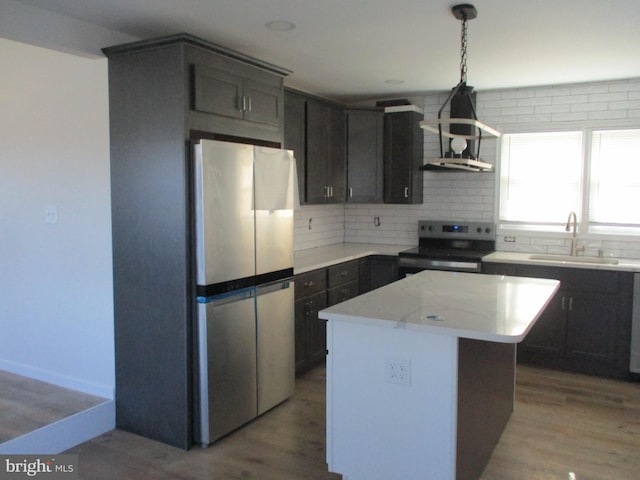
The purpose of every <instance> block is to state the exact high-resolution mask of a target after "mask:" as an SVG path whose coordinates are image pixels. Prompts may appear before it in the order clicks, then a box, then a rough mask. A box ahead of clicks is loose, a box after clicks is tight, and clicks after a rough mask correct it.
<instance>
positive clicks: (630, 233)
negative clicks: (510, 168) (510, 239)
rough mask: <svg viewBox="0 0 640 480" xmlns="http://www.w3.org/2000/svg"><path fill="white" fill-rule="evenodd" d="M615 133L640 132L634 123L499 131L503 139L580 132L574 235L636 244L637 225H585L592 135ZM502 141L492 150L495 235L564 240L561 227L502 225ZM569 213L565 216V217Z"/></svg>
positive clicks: (519, 128) (569, 125)
mask: <svg viewBox="0 0 640 480" xmlns="http://www.w3.org/2000/svg"><path fill="white" fill-rule="evenodd" d="M619 130H638V131H639V132H640V125H638V123H634V124H632V123H630V122H629V121H624V122H611V124H608V125H602V123H589V124H587V125H581V126H576V125H575V124H570V123H567V124H562V125H553V126H552V128H550V125H548V124H546V125H520V126H516V125H514V126H513V127H511V128H506V129H505V128H502V133H503V135H514V134H529V133H531V134H536V133H550V134H551V133H557V132H569V131H580V132H582V142H583V148H582V151H583V154H582V155H583V158H582V178H581V187H580V188H581V205H580V206H579V208H578V209H577V210H576V214H577V216H578V232H579V236H580V237H581V238H584V239H589V238H594V239H607V240H632V241H637V240H638V237H640V223H638V224H636V225H634V226H632V227H629V226H622V227H621V226H616V225H613V224H605V225H603V224H596V223H595V222H594V223H592V222H590V221H589V208H590V201H591V199H590V192H591V158H592V152H591V150H592V141H593V133H594V132H602V131H619ZM502 150H503V140H502V139H500V140H499V141H498V142H497V149H496V162H495V173H496V177H495V189H496V195H495V212H496V213H495V215H496V226H497V233H498V234H499V235H507V236H509V235H511V236H514V235H527V236H530V237H547V238H549V237H552V238H553V237H558V238H564V237H566V235H567V233H566V231H565V224H562V225H556V224H546V223H534V222H516V221H504V220H502V219H501V218H500V213H501V212H500V205H501V197H502V191H501V187H502V185H501V174H502V167H503V162H502V155H503V151H502ZM569 213H570V212H567V216H568V215H569Z"/></svg>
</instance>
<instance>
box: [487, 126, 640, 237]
mask: <svg viewBox="0 0 640 480" xmlns="http://www.w3.org/2000/svg"><path fill="white" fill-rule="evenodd" d="M585 147H588V148H585ZM639 204H640V130H584V131H564V132H535V133H515V134H505V135H503V137H502V143H501V158H500V195H499V208H498V212H499V221H500V224H501V226H502V227H503V228H507V229H508V228H512V229H523V230H530V231H535V230H538V231H560V230H563V229H564V225H565V223H566V221H567V215H568V214H569V212H571V211H575V212H576V213H577V214H578V218H579V219H588V222H584V220H583V222H582V223H583V225H584V224H586V223H588V227H589V231H590V232H600V233H636V234H640V211H639V210H638V208H637V205H639Z"/></svg>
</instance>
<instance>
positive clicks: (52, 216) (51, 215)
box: [44, 205, 58, 223]
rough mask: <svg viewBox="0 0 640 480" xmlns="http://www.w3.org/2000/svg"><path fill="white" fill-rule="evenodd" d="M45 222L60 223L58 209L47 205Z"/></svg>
mask: <svg viewBox="0 0 640 480" xmlns="http://www.w3.org/2000/svg"><path fill="white" fill-rule="evenodd" d="M44 221H45V222H46V223H58V207H56V206H55V205H47V206H45V207H44Z"/></svg>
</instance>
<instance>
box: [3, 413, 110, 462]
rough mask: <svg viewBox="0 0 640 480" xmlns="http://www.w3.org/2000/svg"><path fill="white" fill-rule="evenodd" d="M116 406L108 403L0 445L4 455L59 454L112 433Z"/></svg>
mask: <svg viewBox="0 0 640 480" xmlns="http://www.w3.org/2000/svg"><path fill="white" fill-rule="evenodd" d="M115 425H116V403H115V401H113V400H108V401H106V402H104V403H101V404H100V405H96V406H95V407H92V408H90V409H88V410H84V411H82V412H79V413H76V414H75V415H71V416H70V417H67V418H63V419H62V420H58V421H57V422H55V423H51V424H49V425H46V426H44V427H42V428H39V429H37V430H34V431H33V432H30V433H26V434H24V435H22V436H20V437H17V438H14V439H12V440H9V441H7V442H4V443H1V444H0V454H3V455H11V454H18V455H44V454H52V455H53V454H58V453H61V452H64V451H65V450H68V449H70V448H72V447H75V446H76V445H79V444H81V443H83V442H86V441H87V440H91V439H92V438H95V437H97V436H98V435H102V434H103V433H105V432H108V431H109V430H113V429H114V428H115Z"/></svg>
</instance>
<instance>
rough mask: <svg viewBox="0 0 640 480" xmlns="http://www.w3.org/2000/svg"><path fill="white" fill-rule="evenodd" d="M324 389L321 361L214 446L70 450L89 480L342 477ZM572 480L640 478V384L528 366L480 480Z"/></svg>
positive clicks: (116, 443)
mask: <svg viewBox="0 0 640 480" xmlns="http://www.w3.org/2000/svg"><path fill="white" fill-rule="evenodd" d="M324 392H325V370H324V367H318V368H316V369H314V370H312V371H310V372H308V373H307V374H305V375H303V376H301V377H299V378H298V379H297V386H296V394H295V396H294V397H293V398H291V399H289V400H288V401H286V402H285V403H283V404H282V405H280V406H279V407H277V408H275V409H274V410H272V411H270V412H268V413H267V414H265V415H263V416H262V417H260V418H258V419H256V420H255V421H253V422H252V423H250V424H249V425H246V426H245V427H243V428H241V429H239V430H237V431H236V432H234V433H232V434H231V435H229V436H227V437H226V438H223V439H222V440H220V441H218V442H217V443H216V444H214V445H213V446H211V447H209V448H206V449H202V448H200V447H194V448H193V449H191V450H190V451H186V452H185V451H182V450H179V449H175V448H172V447H169V446H166V445H163V444H160V443H157V442H154V441H150V440H147V439H144V438H141V437H138V436H136V435H132V434H130V433H126V432H122V431H118V430H114V431H111V432H108V433H106V434H104V435H101V436H99V437H97V438H95V439H93V440H91V441H89V442H86V443H84V444H82V445H79V446H78V447H76V448H73V449H72V450H70V451H69V452H68V453H77V454H79V455H80V477H81V478H83V479H87V480H102V479H104V480H107V479H108V480H112V479H116V478H117V479H120V480H124V479H136V480H137V479H142V478H144V479H150V480H153V479H165V480H173V479H176V480H177V479H181V480H185V479H191V480H205V479H207V480H216V479H244V480H246V479H255V480H258V479H259V480H271V479H272V480H303V479H304V480H307V479H309V480H311V479H313V480H316V479H317V480H323V479H339V478H340V476H339V475H335V474H331V473H328V472H327V466H326V463H325V437H324V435H325V410H324V409H325V396H324ZM425 408H427V406H425ZM381 414H384V412H381ZM416 454H417V455H419V452H416ZM572 478H575V479H577V480H637V479H639V478H640V383H634V382H622V381H615V380H606V379H602V378H597V377H590V376H585V375H576V374H570V373H565V372H556V371H551V370H543V369H537V368H533V367H529V366H519V367H518V374H517V387H516V405H515V411H514V413H513V415H512V417H511V419H510V421H509V424H508V425H507V428H506V429H505V431H504V434H503V436H502V438H501V440H500V442H499V444H498V446H497V447H496V449H495V451H494V454H493V456H492V458H491V460H490V462H489V464H488V465H487V468H486V470H485V472H484V473H483V475H482V477H481V480H503V479H504V480H556V479H557V480H567V479H572ZM389 480H403V479H389ZM433 480H439V479H433Z"/></svg>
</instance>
